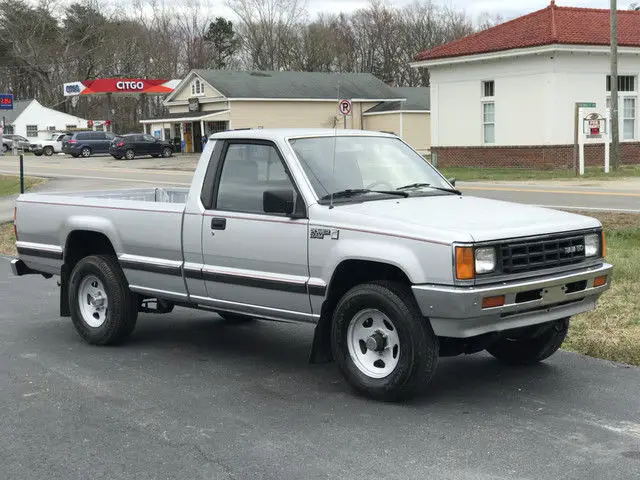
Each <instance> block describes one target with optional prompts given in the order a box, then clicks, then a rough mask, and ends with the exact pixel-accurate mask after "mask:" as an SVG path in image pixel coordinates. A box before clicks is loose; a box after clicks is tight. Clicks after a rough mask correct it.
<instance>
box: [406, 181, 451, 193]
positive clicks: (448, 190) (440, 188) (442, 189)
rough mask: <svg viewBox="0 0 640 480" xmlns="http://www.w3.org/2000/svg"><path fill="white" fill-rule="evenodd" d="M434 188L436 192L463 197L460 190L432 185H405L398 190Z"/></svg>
mask: <svg viewBox="0 0 640 480" xmlns="http://www.w3.org/2000/svg"><path fill="white" fill-rule="evenodd" d="M426 187H428V188H433V189H434V190H439V191H441V192H449V193H455V194H456V195H462V192H461V191H460V190H458V189H457V188H447V187H436V186H434V185H431V184H430V183H412V184H410V185H405V186H404V187H400V188H398V190H401V191H402V190H411V189H414V188H426Z"/></svg>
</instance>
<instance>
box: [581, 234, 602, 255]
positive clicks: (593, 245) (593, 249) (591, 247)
mask: <svg viewBox="0 0 640 480" xmlns="http://www.w3.org/2000/svg"><path fill="white" fill-rule="evenodd" d="M598 255H600V234H599V233H592V234H590V235H585V237H584V256H585V257H596V256H598Z"/></svg>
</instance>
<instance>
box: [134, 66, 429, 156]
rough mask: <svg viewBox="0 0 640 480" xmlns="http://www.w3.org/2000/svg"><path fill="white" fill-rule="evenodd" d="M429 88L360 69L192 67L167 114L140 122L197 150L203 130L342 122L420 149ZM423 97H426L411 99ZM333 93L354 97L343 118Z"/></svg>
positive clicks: (425, 144)
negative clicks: (395, 84)
mask: <svg viewBox="0 0 640 480" xmlns="http://www.w3.org/2000/svg"><path fill="white" fill-rule="evenodd" d="M428 93H429V92H428V89H395V88H391V87H389V86H388V85H386V84H385V83H384V82H382V81H380V80H378V79H377V78H376V77H374V76H373V75H370V74H366V73H346V74H331V73H319V72H238V71H230V70H193V71H191V72H190V73H189V74H188V75H187V76H186V77H185V78H184V79H183V80H182V81H181V82H180V84H179V85H178V86H177V87H176V88H175V90H174V91H173V93H171V94H170V95H169V96H168V97H167V98H166V99H165V105H166V106H167V109H168V112H169V113H168V114H167V115H165V116H164V118H156V119H145V120H142V121H141V123H142V124H143V125H144V128H145V131H146V132H147V133H150V134H152V135H155V136H157V137H159V138H162V139H165V140H169V139H176V140H177V139H179V140H180V142H182V145H183V148H184V151H187V152H199V151H201V150H202V144H201V139H202V137H203V136H206V135H210V134H212V133H215V132H219V131H224V130H231V129H234V130H237V129H243V128H281V127H285V128H286V127H312V128H319V127H326V128H345V125H346V128H355V129H368V130H383V131H390V132H394V133H396V134H397V135H399V136H402V137H405V136H406V140H407V142H408V143H409V144H410V145H412V146H413V147H414V148H415V149H416V150H418V151H419V152H420V153H426V152H427V151H428V150H429V131H430V126H429V113H428V108H427V107H428ZM405 95H409V98H407V97H405ZM421 95H424V96H425V98H424V99H422V102H417V100H416V99H417V97H420V96H421ZM339 99H347V100H350V101H351V102H352V109H351V112H350V114H349V115H347V116H346V117H345V116H343V115H342V114H340V112H339V111H338V100H339ZM405 100H407V101H406V102H405ZM425 102H426V103H425Z"/></svg>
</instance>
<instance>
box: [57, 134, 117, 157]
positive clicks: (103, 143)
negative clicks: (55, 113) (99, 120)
mask: <svg viewBox="0 0 640 480" xmlns="http://www.w3.org/2000/svg"><path fill="white" fill-rule="evenodd" d="M115 137H116V136H115V134H114V133H111V132H75V133H74V134H73V135H71V137H68V138H66V137H65V139H64V140H63V143H62V151H63V152H64V153H66V154H68V155H71V156H72V157H75V158H77V157H79V156H83V157H90V156H91V155H93V154H95V153H109V145H110V144H111V141H112V140H113V139H114V138H115Z"/></svg>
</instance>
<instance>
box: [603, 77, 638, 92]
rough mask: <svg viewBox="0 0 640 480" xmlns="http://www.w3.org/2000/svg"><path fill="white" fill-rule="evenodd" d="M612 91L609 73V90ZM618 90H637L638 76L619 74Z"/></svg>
mask: <svg viewBox="0 0 640 480" xmlns="http://www.w3.org/2000/svg"><path fill="white" fill-rule="evenodd" d="M610 91H611V75H607V92H610ZM618 91H619V92H635V91H636V77H635V75H618Z"/></svg>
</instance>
